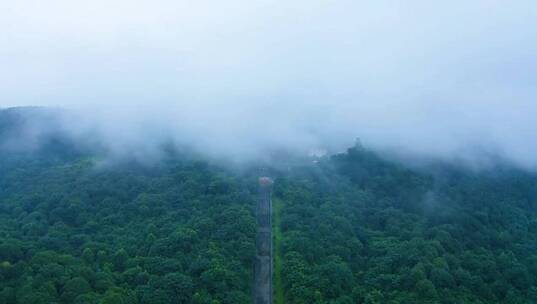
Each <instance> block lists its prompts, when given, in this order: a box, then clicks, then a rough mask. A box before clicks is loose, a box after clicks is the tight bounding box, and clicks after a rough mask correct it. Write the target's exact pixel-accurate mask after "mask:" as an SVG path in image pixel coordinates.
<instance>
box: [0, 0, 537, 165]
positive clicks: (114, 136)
mask: <svg viewBox="0 0 537 304" xmlns="http://www.w3.org/2000/svg"><path fill="white" fill-rule="evenodd" d="M536 97H537V2H536V1H517V0H514V1H508V2H507V1H499V0H497V1H495V0H490V1H484V0H475V1H458V0H455V1H420V0H416V1H358V0H354V1H347V0H325V1H314V0H309V1H305V0H295V1H275V0H273V1H269V0H265V1H255V0H254V1H245V0H242V1H239V0H228V1H208V0H197V1H184V0H175V1H171V0H170V1H168V0H152V1H142V0H141V1H133V0H129V1H126V0H107V1H104V0H93V1H67V0H50V1H40V0H24V1H15V0H5V1H1V2H0V107H11V106H25V105H39V106H53V107H62V108H67V109H70V110H72V111H76V112H77V113H78V114H77V119H76V120H71V121H68V122H66V124H67V125H66V129H69V130H70V131H71V132H74V133H77V134H84V131H85V130H86V129H88V128H92V129H98V130H99V134H100V136H102V137H103V139H104V140H105V141H106V142H108V144H109V146H110V150H112V151H116V152H117V153H120V154H121V153H124V152H125V151H134V150H136V151H142V152H140V153H142V155H143V153H144V151H152V150H154V149H155V147H156V145H157V143H158V142H159V140H160V139H162V138H164V137H169V138H172V139H173V140H174V141H176V142H178V143H181V144H184V143H186V144H189V145H192V146H194V147H195V148H197V149H199V150H203V151H211V152H210V153H213V154H222V155H229V156H235V157H249V158H255V157H257V156H258V155H260V154H262V153H264V151H266V150H267V149H288V150H293V151H306V150H308V149H310V148H315V147H322V148H327V149H329V150H330V151H338V150H341V149H344V148H345V147H346V146H349V145H352V143H353V142H354V139H355V138H356V137H360V138H361V139H362V142H364V143H365V144H366V145H368V146H371V147H374V148H378V149H395V150H397V151H407V152H408V153H412V154H416V155H426V156H434V157H441V158H467V159H471V160H475V161H478V160H479V159H480V157H481V153H483V151H494V152H495V153H501V154H502V155H503V156H504V157H506V158H508V159H509V160H512V161H514V162H516V163H517V164H519V165H521V166H524V167H528V168H537V136H535V135H534V134H535V131H534V130H537V119H535V116H536V115H537V99H536Z"/></svg>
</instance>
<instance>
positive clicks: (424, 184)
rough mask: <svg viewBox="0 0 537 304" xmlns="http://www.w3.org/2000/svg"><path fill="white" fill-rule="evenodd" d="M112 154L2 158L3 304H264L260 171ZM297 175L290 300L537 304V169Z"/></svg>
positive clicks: (289, 239)
mask: <svg viewBox="0 0 537 304" xmlns="http://www.w3.org/2000/svg"><path fill="white" fill-rule="evenodd" d="M2 128H4V129H5V128H6V127H5V126H4V127H2V126H1V125H0V137H1V134H4V133H5V131H2ZM2 132H4V133H2ZM10 132H12V131H10ZM98 159H100V158H99V156H98V155H97V156H96V155H95V153H89V152H88V153H80V152H77V151H76V150H74V149H72V147H70V146H69V143H68V142H62V141H57V140H56V141H54V140H51V141H48V144H47V145H45V146H44V147H43V148H41V149H40V150H37V151H33V152H32V153H27V154H26V153H19V152H13V151H7V150H0V303H2V304H4V303H5V304H28V303H29V304H39V303H43V304H44V303H57V304H67V303H77V304H82V303H84V304H86V303H87V304H116V303H129V304H130V303H134V304H145V303H147V304H148V303H163V304H164V303H198V304H205V303H206V304H225V303H229V304H232V303H233V304H236V303H250V302H251V289H252V286H251V284H252V281H253V269H252V266H253V265H252V261H253V257H254V254H255V252H254V251H255V246H254V243H255V233H256V227H255V219H254V216H253V209H254V206H255V199H256V191H257V186H256V178H257V176H256V175H257V173H256V172H258V171H257V170H254V169H251V170H243V171H241V173H237V171H232V170H229V169H224V168H221V167H218V166H215V165H214V164H210V163H207V162H205V161H199V160H195V159H192V158H190V157H187V156H185V155H181V154H177V153H171V152H170V153H168V154H166V156H165V157H163V159H161V161H159V162H157V163H155V164H153V165H145V166H142V165H139V164H136V163H130V162H124V163H115V164H106V163H104V164H103V163H101V162H99V161H97V160H98ZM285 167H286V169H285V170H284V171H278V170H276V169H268V170H271V176H273V177H274V178H275V185H274V198H275V199H274V212H275V214H274V235H275V261H274V262H275V263H274V265H275V299H276V303H278V304H279V303H298V304H300V303H303V304H310V303H329V304H347V303H349V304H350V303H359V304H375V303H377V304H384V303H387V304H413V303H431V304H432V303H435V304H436V303H438V304H459V303H474V304H489V303H498V304H499V303H505V304H515V303H516V304H519V303H537V288H536V285H537V250H536V249H537V213H536V211H537V205H536V204H537V176H535V174H531V173H527V172H523V171H520V170H516V169H513V168H511V167H509V166H507V165H498V166H497V167H494V168H491V169H490V170H487V171H480V172H472V171H469V170H466V169H464V168H458V167H456V166H454V165H447V164H440V163H431V164H429V165H427V166H425V165H423V166H422V167H421V168H420V169H413V168H409V167H407V166H404V165H402V164H399V163H397V162H394V161H387V160H385V159H383V158H381V157H379V156H378V155H377V154H375V153H373V152H370V151H367V150H364V149H362V148H353V149H349V150H348V151H347V152H346V153H342V154H339V155H335V156H333V157H330V158H325V159H322V160H320V161H319V162H316V163H312V162H310V161H296V162H295V163H292V164H291V165H290V169H288V168H287V165H286V166H285Z"/></svg>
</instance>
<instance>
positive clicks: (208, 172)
mask: <svg viewBox="0 0 537 304" xmlns="http://www.w3.org/2000/svg"><path fill="white" fill-rule="evenodd" d="M250 184H254V183H253V182H251V183H250V182H245V181H241V180H239V179H237V178H236V177H233V176H230V175H229V174H228V173H226V172H225V171H223V170H220V169H217V168H213V167H210V166H208V165H207V164H206V163H203V162H194V161H192V162H184V163H181V162H170V163H167V164H165V165H162V166H158V167H153V168H150V169H149V168H145V167H139V166H136V165H133V164H129V165H128V166H120V167H115V168H98V167H95V166H94V164H92V163H90V162H87V161H67V162H65V163H62V164H61V165H58V164H57V165H51V164H47V163H35V162H30V163H26V164H25V165H22V164H21V165H18V166H17V167H16V168H13V169H11V170H9V171H8V172H5V171H4V172H3V174H2V177H1V179H0V189H2V192H1V196H0V303H6V304H11V303H24V304H27V303H28V304H31V303H36V304H37V303H43V304H44V303H106V304H109V303H207V304H209V303H210V304H216V303H250V301H251V299H250V294H251V292H250V290H251V286H250V285H251V282H252V259H253V256H254V251H255V247H254V242H255V231H256V227H255V219H254V217H253V213H252V206H253V205H254V199H255V197H253V196H251V195H250V193H252V191H251V190H250V189H248V188H247V187H245V185H250ZM254 189H255V188H254Z"/></svg>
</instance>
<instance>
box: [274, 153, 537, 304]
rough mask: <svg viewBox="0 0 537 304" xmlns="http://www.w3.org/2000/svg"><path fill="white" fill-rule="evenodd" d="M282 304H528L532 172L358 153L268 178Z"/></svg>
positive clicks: (534, 228)
mask: <svg viewBox="0 0 537 304" xmlns="http://www.w3.org/2000/svg"><path fill="white" fill-rule="evenodd" d="M275 189H276V196H277V197H278V199H280V200H282V201H285V205H283V208H282V209H281V211H280V213H281V229H282V234H283V241H282V255H283V261H284V262H283V267H282V280H283V285H284V290H285V302H286V303H304V304H306V303H349V304H350V303H364V304H373V303H378V304H381V303H390V304H391V303H393V304H395V303H400V304H402V303H408V304H411V303H442V304H444V303H445V304H448V303H453V304H456V303H476V304H477V303H483V304H484V303H509V304H515V303H537V288H536V287H535V286H536V284H537V251H535V249H536V248H537V214H536V206H537V205H536V204H537V178H536V176H535V175H532V174H528V173H524V172H520V171H517V170H512V169H508V168H506V167H497V168H494V170H491V171H486V172H480V173H474V172H469V171H467V170H464V169H457V168H455V167H453V166H447V165H438V164H437V165H435V166H431V167H429V168H427V169H426V170H411V169H408V168H406V167H404V166H401V165H399V164H396V163H392V162H388V161H385V160H383V159H381V158H379V157H378V156H377V155H375V154H374V153H371V152H369V151H365V150H363V149H360V148H354V149H350V150H349V151H348V152H347V153H345V154H340V155H336V156H334V157H332V158H330V159H326V160H324V161H322V162H321V163H320V164H319V165H318V166H317V167H311V166H310V167H306V168H302V169H301V170H296V171H295V173H294V174H292V175H291V176H289V177H286V178H280V179H278V180H277V181H276V185H275Z"/></svg>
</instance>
